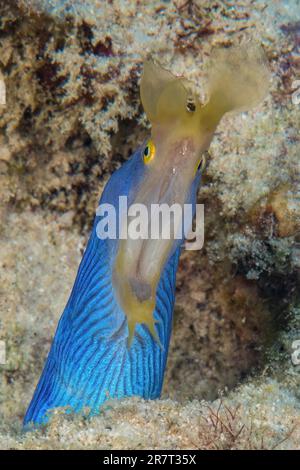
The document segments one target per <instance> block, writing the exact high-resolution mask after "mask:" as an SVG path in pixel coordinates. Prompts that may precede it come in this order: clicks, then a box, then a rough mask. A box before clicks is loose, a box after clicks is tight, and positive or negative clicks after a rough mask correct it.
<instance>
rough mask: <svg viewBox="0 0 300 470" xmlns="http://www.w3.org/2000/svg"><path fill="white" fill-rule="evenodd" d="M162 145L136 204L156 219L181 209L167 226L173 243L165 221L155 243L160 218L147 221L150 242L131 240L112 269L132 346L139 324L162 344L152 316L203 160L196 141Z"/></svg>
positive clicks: (122, 247) (124, 242)
mask: <svg viewBox="0 0 300 470" xmlns="http://www.w3.org/2000/svg"><path fill="white" fill-rule="evenodd" d="M164 137H165V136H164ZM162 141H163V142H164V144H163V145H159V144H157V142H158V140H156V147H157V153H158V154H159V156H158V158H157V161H156V162H155V165H153V166H152V167H151V168H149V169H148V168H147V169H145V170H146V171H145V174H144V178H143V181H142V184H141V185H140V186H139V188H137V190H136V194H135V195H134V197H133V203H139V204H143V206H145V207H146V208H147V213H148V214H151V215H152V213H151V209H152V207H153V206H152V207H151V205H152V204H158V205H162V204H165V205H166V207H168V208H170V207H171V206H172V205H173V204H176V205H177V210H178V214H180V215H179V216H178V217H174V219H173V220H172V222H171V224H170V227H168V226H167V230H168V231H170V237H169V238H166V237H165V236H162V231H163V230H164V222H165V218H164V216H162V225H161V226H160V227H159V231H158V233H159V237H158V238H153V237H151V229H152V225H153V222H154V221H153V217H155V216H153V217H151V218H150V217H149V220H148V224H147V235H148V237H147V238H146V239H145V238H144V239H143V238H138V239H132V238H130V237H128V238H127V239H122V240H119V245H118V250H117V255H116V258H115V262H114V266H113V285H114V290H115V292H116V297H117V300H118V303H119V305H120V307H121V308H122V310H123V312H124V313H125V314H126V317H127V322H128V329H129V338H128V342H129V345H130V344H131V342H132V339H133V336H134V331H135V326H136V324H140V323H143V324H145V325H146V326H147V327H148V329H149V331H150V332H151V334H152V336H153V338H154V339H155V340H156V341H158V342H159V338H158V335H157V332H156V329H155V319H154V316H153V314H154V310H155V303H156V291H157V286H158V283H159V280H160V277H161V274H162V271H163V269H164V266H165V264H166V262H167V260H168V258H169V256H170V255H171V254H172V252H173V250H174V247H175V246H178V243H180V240H181V239H182V235H181V228H182V224H183V220H182V218H181V217H180V216H181V214H182V208H183V206H184V204H185V203H186V201H187V198H188V194H189V191H190V188H191V184H192V182H193V180H194V178H195V172H194V168H195V162H197V159H198V158H199V157H198V155H199V153H198V150H199V149H198V147H197V152H196V149H195V142H194V139H192V138H190V137H188V138H186V137H185V138H183V139H179V140H178V139H177V140H176V141H173V143H170V142H168V141H167V139H165V138H164V139H162ZM166 142H167V143H168V145H166ZM156 220H157V219H156ZM167 220H169V218H168V219H167ZM129 223H130V221H129ZM176 242H177V243H176Z"/></svg>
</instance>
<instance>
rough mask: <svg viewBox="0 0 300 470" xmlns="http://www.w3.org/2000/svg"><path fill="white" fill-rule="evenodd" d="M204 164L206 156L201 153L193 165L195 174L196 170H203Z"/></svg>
mask: <svg viewBox="0 0 300 470" xmlns="http://www.w3.org/2000/svg"><path fill="white" fill-rule="evenodd" d="M205 165H206V157H205V153H204V154H203V155H201V157H200V158H199V160H198V162H197V164H196V166H195V174H196V173H197V171H200V170H202V171H203V170H204V168H205Z"/></svg>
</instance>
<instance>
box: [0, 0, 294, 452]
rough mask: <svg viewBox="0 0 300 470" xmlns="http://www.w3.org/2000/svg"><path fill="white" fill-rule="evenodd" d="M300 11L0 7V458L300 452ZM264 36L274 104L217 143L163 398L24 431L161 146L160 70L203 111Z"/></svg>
mask: <svg viewBox="0 0 300 470" xmlns="http://www.w3.org/2000/svg"><path fill="white" fill-rule="evenodd" d="M299 11H300V3H299V1H297V0H293V1H292V0H289V1H271V0H266V1H262V0H259V1H257V2H252V1H250V0H244V1H242V0H239V1H237V2H230V1H215V2H209V1H197V0H195V1H180V0H178V1H156V0H152V1H151V2H148V1H139V2H135V1H129V0H128V1H127V0H124V1H121V0H119V1H114V2H105V3H103V2H100V1H99V2H98V1H97V0H94V1H93V0H88V1H86V2H84V3H83V2H80V1H73V2H71V1H46V0H44V1H43V0H28V1H26V2H25V1H17V0H14V1H11V2H2V1H0V79H2V77H3V80H4V83H5V86H6V104H5V105H4V104H0V223H1V225H0V341H1V342H2V343H1V344H2V346H3V348H4V349H5V356H6V357H5V358H4V359H5V360H3V361H2V362H3V364H0V448H2V449H69V448H70V449H71V448H72V449H73V448H74V449H75V448H82V449H188V448H189V449H198V448H200V449H248V448H250V449H261V448H264V449H272V448H276V449H299V448H300V444H299V443H300V364H299V362H300V361H298V358H299V356H300V355H299V356H297V353H296V346H295V344H296V343H295V342H296V341H299V340H300V298H299V292H300V289H299V287H300V163H299V154H300V153H299V150H300V145H299V125H300V112H299V111H300V100H299V92H298V89H300V87H299V78H300V57H299V45H300V18H299ZM249 36H251V37H252V38H254V39H255V40H257V41H258V42H259V43H260V44H261V45H262V47H263V49H264V51H265V53H266V57H267V60H268V63H269V68H270V73H271V81H270V90H269V93H268V95H267V97H266V99H265V100H264V101H263V102H262V103H260V104H259V105H258V106H257V107H255V108H254V109H253V110H251V111H249V112H247V113H246V112H244V113H240V114H232V115H228V116H226V117H225V118H224V120H223V121H222V123H221V125H220V127H219V128H218V132H217V133H216V135H215V137H214V140H213V143H212V145H211V148H210V156H209V159H208V165H207V169H206V173H205V176H204V178H203V184H202V188H201V189H200V192H199V202H202V203H204V204H205V244H204V248H203V249H202V250H201V251H199V252H184V253H183V255H182V257H181V261H180V265H179V269H178V273H177V293H176V306H175V312H174V331H173V336H172V340H171V346H170V352H169V359H168V366H167V371H166V378H165V383H164V390H163V395H162V399H161V400H155V401H144V400H142V399H139V398H132V399H126V400H122V401H120V402H116V401H112V402H107V404H106V405H105V406H104V407H103V409H102V411H101V413H100V415H99V416H98V417H94V418H88V417H87V415H83V416H72V415H67V416H65V415H64V414H63V410H56V411H55V412H54V414H53V418H52V420H51V422H50V423H49V424H48V425H47V426H46V427H45V428H44V429H41V430H38V431H34V432H27V433H24V432H23V431H22V419H23V416H24V413H25V411H26V408H27V406H28V403H29V401H30V399H31V397H32V394H33V391H34V388H35V385H36V383H37V380H38V378H39V376H40V373H41V371H42V367H43V364H44V361H45V358H46V356H47V353H48V351H49V348H50V344H51V341H52V339H53V335H54V332H55V328H56V325H57V321H58V319H59V317H60V315H61V312H62V311H63V308H64V306H65V304H66V302H67V300H68V296H69V294H70V291H71V288H72V285H73V282H74V279H75V276H76V272H77V267H78V264H79V262H80V259H81V256H82V253H83V249H84V247H85V243H86V241H87V238H88V235H89V230H90V228H91V224H92V220H93V216H94V213H95V209H96V207H97V200H98V198H99V196H100V194H101V191H102V189H103V186H104V184H105V182H106V181H107V180H108V178H109V176H110V174H111V173H112V172H113V171H114V169H116V168H117V167H118V166H119V165H120V164H121V163H122V162H123V161H124V160H126V159H127V158H128V157H129V156H130V155H131V153H132V152H133V151H134V150H135V149H136V147H137V146H138V145H139V144H140V143H141V142H142V141H143V140H144V139H145V137H146V136H147V135H148V132H149V127H148V124H147V122H146V119H145V115H144V113H143V110H142V108H141V105H140V99H139V79H140V75H141V71H142V64H143V61H144V59H145V57H146V56H147V55H148V54H149V53H151V54H152V55H153V56H154V57H155V58H159V61H160V62H161V63H162V64H163V65H165V66H166V68H168V69H170V70H172V71H173V72H174V73H175V74H183V75H184V76H185V77H186V78H188V79H190V80H191V81H192V82H193V83H194V85H195V87H196V89H197V90H198V91H199V93H200V94H201V95H202V94H203V96H205V73H204V71H205V65H206V63H207V61H208V58H209V56H210V53H211V51H212V50H213V48H214V47H215V46H221V47H227V46H230V45H231V44H232V43H236V42H238V41H240V40H241V39H242V38H244V37H249ZM3 348H2V349H1V348H0V351H2V350H3ZM0 359H1V356H0Z"/></svg>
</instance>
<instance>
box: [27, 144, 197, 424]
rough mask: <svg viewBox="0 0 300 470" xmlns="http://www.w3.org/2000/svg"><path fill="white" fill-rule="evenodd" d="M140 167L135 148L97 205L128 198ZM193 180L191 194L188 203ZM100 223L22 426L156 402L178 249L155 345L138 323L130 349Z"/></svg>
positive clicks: (165, 283) (159, 302) (109, 243)
mask: <svg viewBox="0 0 300 470" xmlns="http://www.w3.org/2000/svg"><path fill="white" fill-rule="evenodd" d="M144 171H146V170H145V166H144V165H143V161H142V149H139V150H138V151H137V152H136V153H135V154H134V155H133V156H132V158H131V159H130V160H129V161H128V162H126V163H125V164H124V165H123V166H122V167H121V168H120V169H119V170H118V171H116V172H115V173H114V174H113V175H112V177H111V178H110V180H109V182H108V184H107V185H106V187H105V189H104V192H103V195H102V197H101V200H100V203H105V202H109V203H110V204H113V205H114V206H115V207H116V208H117V212H118V197H119V196H120V195H126V196H128V201H129V203H130V199H131V193H132V188H136V186H137V185H139V184H142V180H143V175H144ZM199 181H200V175H198V176H197V177H196V178H195V180H194V183H193V187H192V188H191V196H190V202H192V203H193V204H195V197H196V189H197V187H198V184H199ZM98 221H99V217H96V218H95V221H94V226H93V230H92V233H91V236H90V239H89V242H88V245H87V248H86V250H85V253H84V256H83V258H82V261H81V264H80V266H79V270H78V273H77V277H76V280H75V284H74V287H73V289H72V292H71V296H70V298H69V301H68V303H67V305H66V307H65V310H64V312H63V314H62V316H61V319H60V321H59V324H58V327H57V331H56V333H55V337H54V340H53V343H52V346H51V350H50V352H49V355H48V358H47V361H46V364H45V367H44V370H43V373H42V375H41V378H40V380H39V383H38V385H37V387H36V390H35V393H34V396H33V398H32V401H31V403H30V405H29V408H28V410H27V413H26V415H25V418H24V424H25V425H27V424H28V423H31V422H33V423H36V424H43V423H45V422H47V420H48V419H49V416H48V412H49V410H51V409H53V408H56V407H69V409H70V410H72V411H74V412H79V411H80V410H82V408H83V407H89V408H90V410H91V413H92V414H96V413H98V412H99V408H100V406H101V405H102V404H103V402H104V401H105V400H107V399H108V398H122V397H126V396H133V395H138V396H141V397H143V398H146V399H153V398H157V397H159V396H160V393H161V389H162V384H163V377H164V371H165V366H166V361H167V354H168V347H169V340H170V334H171V328H172V315H173V307H174V300H175V280H176V271H177V266H178V259H179V254H180V243H178V242H177V244H176V245H174V249H173V250H172V253H170V256H169V259H168V260H167V262H166V265H165V267H164V269H163V271H162V275H161V278H160V282H159V286H158V289H157V295H156V308H155V313H154V317H155V319H156V320H158V323H157V324H156V330H157V333H158V336H159V338H160V342H161V344H162V347H161V346H160V345H159V344H158V342H157V341H155V340H154V339H153V337H152V335H151V334H150V332H149V330H148V329H147V327H146V326H144V325H137V327H136V330H135V335H134V339H133V341H132V344H131V346H130V347H129V346H128V344H127V338H128V328H127V320H126V316H125V314H124V312H123V311H122V310H121V309H120V307H119V305H118V303H117V300H116V297H115V293H114V289H113V285H112V266H113V262H114V257H115V255H116V252H117V246H118V240H110V239H106V240H100V239H99V238H98V237H97V234H96V226H97V223H98Z"/></svg>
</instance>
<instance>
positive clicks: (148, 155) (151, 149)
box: [143, 140, 155, 164]
mask: <svg viewBox="0 0 300 470" xmlns="http://www.w3.org/2000/svg"><path fill="white" fill-rule="evenodd" d="M154 155H155V145H154V143H153V141H152V140H149V141H148V142H147V145H146V147H145V149H144V153H143V158H144V163H146V164H148V163H150V162H151V160H152V159H153V157H154Z"/></svg>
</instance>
